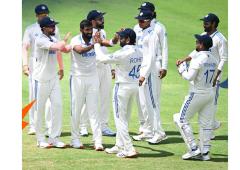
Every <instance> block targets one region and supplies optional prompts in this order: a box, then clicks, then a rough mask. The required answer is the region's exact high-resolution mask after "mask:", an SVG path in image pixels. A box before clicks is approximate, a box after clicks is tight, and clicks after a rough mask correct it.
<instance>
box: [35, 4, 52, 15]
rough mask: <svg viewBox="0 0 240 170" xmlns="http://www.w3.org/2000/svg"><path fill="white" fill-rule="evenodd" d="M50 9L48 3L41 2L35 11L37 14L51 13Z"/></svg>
mask: <svg viewBox="0 0 240 170" xmlns="http://www.w3.org/2000/svg"><path fill="white" fill-rule="evenodd" d="M49 12H50V11H49V10H48V7H47V5H45V4H40V5H37V6H36V7H35V13H36V14H38V15H39V14H49Z"/></svg>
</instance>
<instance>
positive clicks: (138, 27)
mask: <svg viewBox="0 0 240 170" xmlns="http://www.w3.org/2000/svg"><path fill="white" fill-rule="evenodd" d="M133 30H134V31H135V32H138V31H140V30H141V28H140V26H139V24H136V25H134V27H133Z"/></svg>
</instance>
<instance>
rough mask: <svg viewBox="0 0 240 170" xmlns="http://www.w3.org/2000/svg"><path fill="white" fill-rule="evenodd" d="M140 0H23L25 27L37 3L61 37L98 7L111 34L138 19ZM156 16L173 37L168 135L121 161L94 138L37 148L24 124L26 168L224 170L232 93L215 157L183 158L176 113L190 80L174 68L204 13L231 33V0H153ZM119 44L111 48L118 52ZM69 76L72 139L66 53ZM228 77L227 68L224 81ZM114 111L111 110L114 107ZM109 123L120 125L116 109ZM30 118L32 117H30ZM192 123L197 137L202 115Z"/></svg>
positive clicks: (164, 104)
mask: <svg viewBox="0 0 240 170" xmlns="http://www.w3.org/2000/svg"><path fill="white" fill-rule="evenodd" d="M142 2H143V1H140V0H79V1H77V0H68V1H64V0H54V1H37V0H34V1H32V0H23V2H22V17H23V19H22V29H23V31H24V30H25V28H26V26H28V25H30V24H32V23H33V22H35V20H36V19H35V14H34V8H35V6H36V5H37V4H40V3H46V4H47V5H48V7H49V9H50V11H51V13H50V16H52V17H53V18H55V19H56V20H57V21H59V22H60V24H59V25H58V26H59V28H60V31H61V36H64V34H65V33H66V32H68V31H70V32H72V35H73V36H74V35H76V34H78V32H79V23H80V21H81V20H82V19H84V18H85V17H86V15H87V13H88V11H90V10H92V9H98V10H101V11H104V12H107V14H106V15H105V30H106V32H107V35H108V38H111V37H112V35H113V34H114V32H115V31H117V30H118V29H119V28H121V27H133V26H134V25H135V24H136V23H137V21H136V20H135V19H134V17H135V16H136V15H137V14H138V10H137V8H138V7H139V6H140V4H141V3H142ZM151 2H153V3H154V4H155V7H156V11H157V18H158V20H160V21H161V22H162V23H163V24H164V25H165V26H166V28H167V32H168V41H169V64H168V66H169V69H168V74H167V77H166V78H164V81H163V85H162V93H161V118H162V122H163V128H164V129H165V131H166V133H167V135H168V139H167V140H166V141H164V142H163V143H161V144H159V145H149V144H148V143H146V142H135V141H134V146H135V147H136V149H137V151H138V152H139V153H140V154H139V157H138V158H137V159H119V158H117V157H116V156H115V155H107V154H106V153H105V152H96V151H94V150H93V149H92V147H91V139H92V136H91V135H90V136H89V137H83V138H81V140H82V142H83V143H84V144H85V146H87V148H86V149H84V150H77V149H70V148H67V149H55V148H54V149H49V150H44V149H39V148H37V147H36V139H35V136H28V135H27V130H28V128H25V129H24V130H23V133H22V152H23V157H22V158H23V160H22V161H23V169H33V170H40V169H42V170H44V169H47V170H48V169H54V170H55V169H57V170H60V169H61V170H68V169H84V170H85V169H101V170H102V169H106V170H108V169H109V170H112V169H148V170H151V169H162V170H165V169H167V170H175V169H178V170H186V169H191V170H204V169H208V170H224V169H227V164H228V163H227V162H228V148H227V146H228V145H227V143H228V134H227V132H228V120H227V117H228V116H227V115H228V112H227V111H228V104H227V103H228V92H227V90H226V89H221V91H220V93H221V95H220V98H219V107H218V112H217V118H218V120H220V121H221V122H222V126H221V128H220V129H219V130H217V131H216V139H215V140H213V141H212V150H211V155H212V160H211V161H208V162H200V161H183V160H182V159H181V155H182V154H184V153H185V152H186V147H185V144H184V142H183V140H182V138H181V136H180V134H179V133H178V131H177V128H176V127H175V125H174V123H173V121H172V115H173V114H174V113H176V112H178V111H179V110H180V107H181V105H182V102H183V100H184V96H185V95H186V94H187V92H188V82H187V81H184V80H182V79H181V77H180V76H179V75H178V74H177V71H176V68H175V61H176V59H178V58H182V57H183V56H185V55H187V54H189V52H191V51H192V50H193V49H194V48H195V39H194V38H193V34H195V33H201V32H202V30H203V29H202V22H201V21H200V20H199V19H200V18H201V17H203V16H204V15H206V14H207V13H209V12H213V13H216V14H217V15H218V16H219V18H220V25H219V31H221V32H222V33H223V34H224V35H225V36H226V37H227V32H228V29H227V25H228V24H227V23H228V20H227V19H228V17H227V14H228V11H227V9H228V8H227V0H212V1H209V0H201V1H200V0H191V1H190V0H189V1H187V0H168V1H165V0H154V1H151ZM118 48H119V47H118V46H116V47H114V48H109V50H110V51H114V50H116V49H118ZM63 58H64V68H65V77H64V79H63V80H62V81H61V89H62V100H63V111H64V112H63V132H62V137H61V139H62V140H63V141H64V142H66V143H69V142H70V100H69V97H70V95H69V67H70V55H69V54H67V55H63ZM226 77H227V67H225V71H224V75H223V80H224V79H225V78H226ZM22 87H23V89H22V105H23V106H25V105H26V104H27V103H28V84H27V78H26V77H25V76H24V75H23V77H22ZM111 110H112V109H111ZM110 115H111V116H110V127H111V128H113V129H115V127H114V121H113V113H112V111H111V114H110ZM26 120H27V118H26ZM192 122H193V128H194V132H195V134H196V136H197V135H198V134H197V133H198V125H197V123H194V122H197V115H196V116H195V118H194V120H193V121H192ZM129 131H130V133H131V134H134V133H136V132H137V131H138V117H137V112H136V107H135V105H134V106H133V109H132V115H131V120H130V127H129ZM103 141H104V146H105V147H110V146H113V145H114V143H115V138H110V137H103Z"/></svg>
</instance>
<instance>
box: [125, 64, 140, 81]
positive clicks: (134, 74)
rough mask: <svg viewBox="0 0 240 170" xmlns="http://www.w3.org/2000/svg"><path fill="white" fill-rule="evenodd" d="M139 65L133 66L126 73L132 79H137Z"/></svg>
mask: <svg viewBox="0 0 240 170" xmlns="http://www.w3.org/2000/svg"><path fill="white" fill-rule="evenodd" d="M140 67H141V65H135V66H134V67H133V68H132V70H131V71H130V72H129V73H128V75H129V76H130V77H132V78H133V79H138V78H139V71H140Z"/></svg>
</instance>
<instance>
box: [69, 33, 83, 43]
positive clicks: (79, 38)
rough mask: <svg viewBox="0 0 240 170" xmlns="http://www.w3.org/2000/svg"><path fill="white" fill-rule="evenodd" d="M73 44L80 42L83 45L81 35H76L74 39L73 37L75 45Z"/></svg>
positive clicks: (72, 40)
mask: <svg viewBox="0 0 240 170" xmlns="http://www.w3.org/2000/svg"><path fill="white" fill-rule="evenodd" d="M73 42H79V43H81V42H82V36H81V34H78V35H75V36H74V37H72V39H71V43H73Z"/></svg>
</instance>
